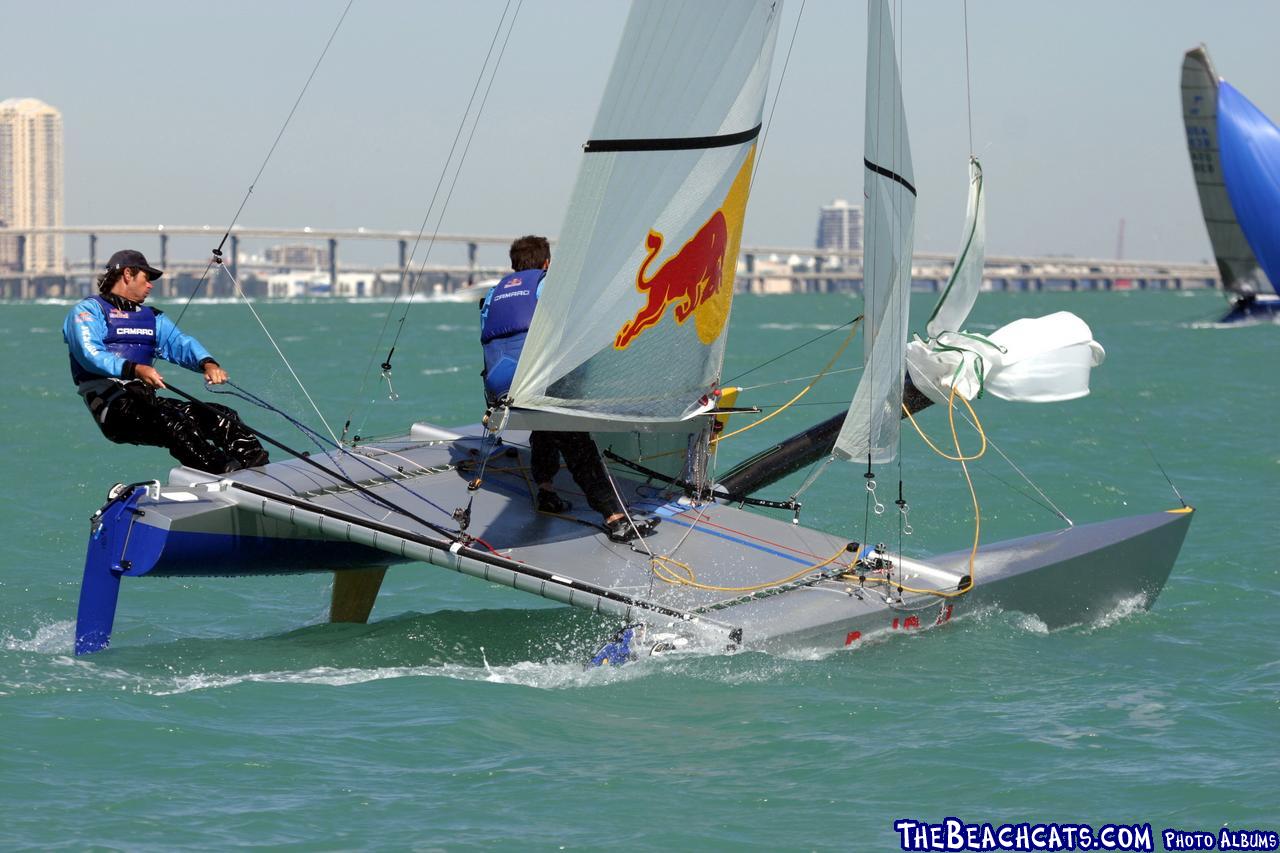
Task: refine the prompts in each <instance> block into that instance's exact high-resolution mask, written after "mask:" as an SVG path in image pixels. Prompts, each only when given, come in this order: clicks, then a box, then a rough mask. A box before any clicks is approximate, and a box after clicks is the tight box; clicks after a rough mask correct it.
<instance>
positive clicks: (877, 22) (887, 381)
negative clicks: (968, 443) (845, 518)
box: [834, 0, 916, 463]
mask: <svg viewBox="0 0 1280 853" xmlns="http://www.w3.org/2000/svg"><path fill="white" fill-rule="evenodd" d="M864 152H865V153H864V159H863V165H864V167H865V169H864V176H863V192H864V195H865V197H866V207H867V217H866V222H867V226H866V247H865V252H864V258H865V260H864V263H863V294H864V302H865V309H864V312H863V313H864V318H865V319H864V321H863V324H864V325H863V328H864V332H865V337H864V349H863V360H864V364H865V369H864V370H863V374H862V378H861V380H860V381H859V382H858V388H857V390H856V391H855V392H854V395H853V403H852V404H851V405H850V407H849V414H848V416H847V417H846V418H845V421H844V426H843V427H842V428H841V430H840V435H839V436H838V437H837V438H836V443H835V448H834V454H835V455H836V456H839V457H841V458H844V459H851V460H854V461H862V462H865V461H867V459H868V457H870V460H871V461H872V462H877V463H884V462H888V461H890V460H891V459H893V457H894V455H895V453H896V451H897V444H898V424H899V419H900V417H901V415H900V412H901V410H902V381H903V377H904V375H905V369H906V361H905V358H904V352H905V349H906V345H907V313H908V308H909V299H910V295H911V250H912V246H913V243H914V240H915V210H916V190H915V186H914V177H913V175H912V170H911V146H910V144H909V142H908V140H907V123H906V116H905V114H904V111H903V103H902V85H901V82H900V80H899V78H898V60H897V55H896V53H895V51H894V46H893V24H892V22H891V21H890V19H889V8H888V4H887V3H886V2H885V0H871V2H869V3H868V4H867V100H866V131H865V141H864Z"/></svg>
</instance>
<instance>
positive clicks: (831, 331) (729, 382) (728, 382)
mask: <svg viewBox="0 0 1280 853" xmlns="http://www.w3.org/2000/svg"><path fill="white" fill-rule="evenodd" d="M861 319H862V315H861V314H859V315H858V316H857V317H854V318H853V319H852V320H849V321H847V322H845V323H841V324H840V325H839V326H836V327H835V328H832V329H827V330H826V331H825V332H823V333H822V334H820V335H818V336H817V337H813V338H810V339H809V340H807V341H805V342H804V343H802V344H800V345H799V346H795V347H792V348H791V349H789V350H787V351H786V352H784V353H782V354H780V355H775V356H774V357H773V358H771V359H769V360H768V361H762V362H761V363H759V364H757V365H756V366H755V367H752V368H750V369H748V370H746V371H744V372H743V373H739V374H738V375H737V376H734V377H733V378H732V379H726V380H725V381H724V384H725V385H732V384H733V383H734V382H737V381H738V380H739V379H741V378H742V377H744V376H750V375H751V374H752V373H755V372H756V371H757V370H759V369H760V368H762V367H768V366H769V365H771V364H773V363H774V362H775V361H779V360H781V359H784V358H786V357H787V356H789V355H791V354H792V353H793V352H795V351H797V350H802V349H804V348H805V347H807V346H809V344H814V343H817V342H818V341H820V340H822V339H823V338H825V337H826V336H827V335H830V334H834V333H835V332H838V331H840V330H841V329H843V328H844V327H845V326H849V325H852V324H853V323H856V322H858V321H859V320H861ZM861 369H862V368H860V367H855V368H850V370H861ZM763 387H764V386H763V385H752V386H748V387H747V388H743V389H742V390H743V391H746V390H749V389H750V388H763Z"/></svg>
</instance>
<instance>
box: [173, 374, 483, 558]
mask: <svg viewBox="0 0 1280 853" xmlns="http://www.w3.org/2000/svg"><path fill="white" fill-rule="evenodd" d="M165 387H166V388H167V389H169V390H170V391H172V392H173V393H175V394H177V395H178V396H180V397H182V398H183V399H185V400H188V401H190V402H192V403H195V404H196V405H197V406H202V407H204V408H206V409H208V408H209V404H208V403H206V402H205V401H203V400H201V399H200V398H198V397H193V396H191V395H190V394H188V393H187V392H186V391H183V390H182V389H181V388H177V387H175V386H174V385H173V384H172V383H168V382H166V383H165ZM211 411H212V410H211ZM244 428H245V429H247V430H248V431H249V432H251V433H253V434H254V435H256V436H257V437H258V438H260V439H262V440H263V441H265V442H267V443H268V444H270V445H271V446H272V447H278V448H280V449H281V450H283V451H284V452H285V453H288V454H289V455H290V456H292V457H294V458H295V459H299V460H301V461H302V462H304V463H306V464H307V465H310V466H311V467H313V468H317V469H319V470H320V471H322V472H323V473H324V474H325V475H326V476H329V477H332V478H333V479H335V480H338V481H339V482H341V483H343V484H345V485H347V486H350V487H351V488H353V489H355V490H356V491H357V492H360V493H361V494H363V495H365V496H367V497H369V498H371V499H373V500H374V501H377V502H378V503H380V504H382V506H384V507H386V508H387V509H389V510H391V511H392V512H395V513H399V514H400V515H403V516H404V517H405V518H408V519H411V520H413V521H416V522H418V523H419V524H421V525H422V526H423V527H426V528H427V529H428V530H432V531H434V532H436V533H438V534H440V535H441V536H444V537H446V538H447V539H448V540H449V541H451V542H461V543H463V544H465V540H464V539H462V538H459V534H460V531H457V530H449V529H447V528H444V527H441V526H440V525H438V524H432V523H431V522H430V521H427V520H426V519H425V518H422V517H421V516H418V515H416V514H414V513H412V512H409V510H407V509H405V508H404V507H402V506H400V505H398V504H396V503H393V502H392V501H390V500H388V499H387V498H384V497H382V496H381V495H378V494H375V493H373V492H371V491H369V490H368V489H366V488H365V487H364V486H362V485H360V484H359V483H357V482H355V481H354V480H352V479H351V478H350V477H346V476H344V475H342V474H335V473H334V472H333V471H331V470H329V469H328V468H326V467H324V466H323V465H321V464H320V463H319V462H317V461H315V460H314V459H312V458H311V457H310V456H308V455H306V454H305V453H300V452H299V451H297V450H294V449H293V448H292V447H289V446H288V445H286V444H284V443H282V442H280V441H277V440H276V439H274V438H272V437H271V436H269V435H267V434H266V433H264V432H262V431H261V430H257V429H254V428H253V427H251V426H249V425H248V424H244ZM438 508H439V507H437V509H438Z"/></svg>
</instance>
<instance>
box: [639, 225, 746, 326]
mask: <svg viewBox="0 0 1280 853" xmlns="http://www.w3.org/2000/svg"><path fill="white" fill-rule="evenodd" d="M728 242H729V229H728V227H727V226H726V225H725V221H724V214H723V213H721V212H720V211H719V210H717V211H716V212H715V213H713V214H712V215H711V218H710V219H708V220H707V221H706V222H705V223H704V224H703V226H702V227H701V228H699V229H698V231H697V233H696V234H694V235H693V239H692V240H690V241H689V242H688V243H685V244H684V245H683V246H682V247H681V248H680V251H679V252H676V253H675V255H673V256H672V257H670V258H668V259H667V261H666V262H665V263H664V264H663V265H662V266H661V267H659V268H658V271H657V272H656V273H654V274H653V277H652V278H646V277H645V272H646V271H647V270H648V269H649V264H650V263H652V262H653V259H654V258H655V257H657V255H658V252H660V251H662V235H661V234H659V233H658V232H657V231H650V232H649V239H648V240H647V241H646V245H647V246H648V248H649V254H648V256H646V257H645V259H644V263H642V264H640V270H639V271H638V272H637V273H636V290H638V291H640V292H641V293H643V294H645V296H646V297H647V300H646V301H645V304H644V307H643V308H641V309H640V310H639V311H638V312H637V313H636V316H635V318H634V319H632V320H631V321H630V322H629V323H626V324H624V325H623V327H622V328H621V329H620V330H618V336H617V337H616V338H614V341H613V345H614V346H615V347H616V348H618V349H626V348H627V345H628V344H630V343H631V341H633V340H634V339H635V337H636V335H638V334H640V333H641V332H643V331H644V330H645V329H647V328H649V327H650V326H656V325H657V324H658V321H659V320H661V319H662V317H663V315H665V314H666V313H667V306H668V305H675V316H676V322H677V323H681V324H683V323H684V321H685V320H688V319H689V317H690V316H692V314H693V312H694V311H696V310H697V309H698V306H699V305H702V304H703V303H704V302H706V301H707V300H709V299H710V298H711V297H713V296H715V294H716V291H717V290H719V289H720V282H721V279H722V278H723V277H724V255H725V252H724V250H725V245H726V244H727V243H728Z"/></svg>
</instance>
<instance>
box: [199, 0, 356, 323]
mask: <svg viewBox="0 0 1280 853" xmlns="http://www.w3.org/2000/svg"><path fill="white" fill-rule="evenodd" d="M354 2H355V0H347V5H346V7H345V8H344V9H343V10H342V15H341V16H340V17H339V18H338V23H337V24H335V25H334V27H333V32H331V33H330V34H329V40H328V41H326V42H325V43H324V50H322V51H320V57H319V58H318V59H316V64H315V65H314V66H313V67H312V68H311V73H310V74H309V75H307V82H306V83H303V84H302V91H300V92H299V93H298V97H297V99H296V100H294V102H293V108H292V109H290V110H289V115H288V116H287V117H286V118H285V120H284V124H282V125H281V126H280V132H279V133H277V134H276V139H275V141H274V142H272V143H271V148H270V150H268V151H267V156H266V157H265V158H264V159H263V161H262V165H261V166H259V167H258V174H256V175H254V176H253V181H252V182H251V183H250V184H249V189H248V190H246V191H245V194H244V198H242V199H241V200H240V206H239V207H238V208H236V214H235V216H233V217H231V224H230V225H228V226H227V230H226V231H224V232H223V234H222V240H221V241H219V243H218V246H217V248H215V249H214V250H213V257H212V258H210V260H209V263H208V264H207V265H206V266H205V268H204V273H203V274H202V275H201V276H200V280H199V281H198V282H196V286H195V288H194V289H193V290H192V291H191V295H190V296H188V297H187V301H186V304H184V305H183V306H182V310H181V311H179V312H178V319H177V320H174V322H175V323H177V322H178V320H181V319H182V315H183V314H185V313H187V307H188V306H190V305H191V300H192V299H194V298H195V295H196V294H197V293H199V292H200V287H201V285H203V284H204V281H205V279H206V278H208V276H209V270H211V269H212V268H213V265H214V264H221V263H222V260H221V258H222V247H223V246H224V245H225V244H226V242H227V238H228V237H230V236H231V229H232V228H235V227H236V222H237V221H239V219H240V214H241V213H242V212H243V211H244V206H245V205H246V204H247V203H248V201H249V196H251V195H253V188H254V187H255V186H257V185H258V179H259V178H261V177H262V173H263V172H264V171H265V170H266V168H267V163H269V162H271V155H272V154H274V153H275V152H276V146H277V145H279V144H280V139H281V138H282V137H283V136H284V131H285V128H287V127H288V126H289V122H290V121H292V120H293V114H294V113H295V112H297V111H298V105H299V104H301V103H302V97H303V95H305V94H307V88H308V87H309V86H310V85H311V81H312V80H313V79H314V78H315V76H316V72H317V71H319V70H320V63H321V62H323V61H324V57H325V55H326V54H327V53H328V52H329V46H330V45H332V44H333V40H334V38H335V37H336V36H337V35H338V30H339V29H341V27H342V22H343V21H345V20H346V19H347V12H349V11H351V4H352V3H354Z"/></svg>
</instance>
